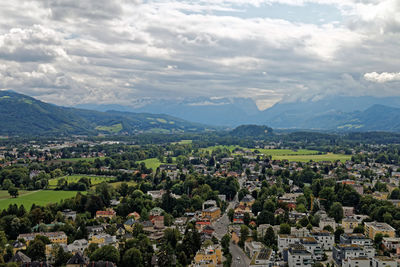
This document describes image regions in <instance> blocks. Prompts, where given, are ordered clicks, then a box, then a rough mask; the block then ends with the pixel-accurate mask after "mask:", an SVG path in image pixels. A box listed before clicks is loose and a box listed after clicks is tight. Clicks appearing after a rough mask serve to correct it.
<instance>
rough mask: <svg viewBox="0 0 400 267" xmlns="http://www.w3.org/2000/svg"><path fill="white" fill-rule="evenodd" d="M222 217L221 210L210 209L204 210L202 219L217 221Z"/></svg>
mask: <svg viewBox="0 0 400 267" xmlns="http://www.w3.org/2000/svg"><path fill="white" fill-rule="evenodd" d="M220 216H221V209H220V208H217V207H210V208H207V209H204V210H203V212H202V217H203V218H205V219H210V220H211V221H215V220H216V219H218V218H219V217H220Z"/></svg>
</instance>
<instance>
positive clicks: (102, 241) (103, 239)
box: [89, 233, 117, 247]
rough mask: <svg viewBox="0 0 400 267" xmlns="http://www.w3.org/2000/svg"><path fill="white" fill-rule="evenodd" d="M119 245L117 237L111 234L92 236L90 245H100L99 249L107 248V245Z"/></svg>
mask: <svg viewBox="0 0 400 267" xmlns="http://www.w3.org/2000/svg"><path fill="white" fill-rule="evenodd" d="M116 243H117V237H116V236H111V235H109V234H104V233H102V234H98V235H92V236H91V238H90V240H89V244H98V245H99V247H102V246H105V245H115V244H116Z"/></svg>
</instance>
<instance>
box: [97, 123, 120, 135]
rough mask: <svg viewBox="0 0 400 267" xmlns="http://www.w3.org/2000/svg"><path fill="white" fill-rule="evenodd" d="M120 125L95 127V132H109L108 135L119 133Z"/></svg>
mask: <svg viewBox="0 0 400 267" xmlns="http://www.w3.org/2000/svg"><path fill="white" fill-rule="evenodd" d="M122 128H123V126H122V123H118V124H114V125H111V126H97V127H96V130H99V131H104V132H109V133H119V132H120V131H121V130H122Z"/></svg>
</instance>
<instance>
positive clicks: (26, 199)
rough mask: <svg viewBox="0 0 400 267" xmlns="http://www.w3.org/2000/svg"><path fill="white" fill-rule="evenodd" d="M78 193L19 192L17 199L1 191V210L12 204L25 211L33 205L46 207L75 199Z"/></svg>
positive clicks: (52, 191) (49, 191) (51, 191)
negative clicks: (22, 207) (64, 200)
mask: <svg viewBox="0 0 400 267" xmlns="http://www.w3.org/2000/svg"><path fill="white" fill-rule="evenodd" d="M76 193H77V192H76V191H54V190H39V191H24V190H21V191H19V196H18V197H17V198H11V197H10V196H9V195H8V192H7V191H5V190H0V210H2V209H7V208H8V206H9V205H10V204H17V205H18V206H20V205H23V206H24V207H25V209H30V208H31V206H32V205H33V204H36V205H41V206H45V205H46V204H49V203H57V202H59V201H61V200H63V199H67V198H71V197H75V195H76Z"/></svg>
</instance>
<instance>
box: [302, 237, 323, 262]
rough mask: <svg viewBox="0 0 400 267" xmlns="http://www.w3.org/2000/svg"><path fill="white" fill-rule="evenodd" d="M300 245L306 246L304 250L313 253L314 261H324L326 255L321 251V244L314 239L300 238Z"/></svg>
mask: <svg viewBox="0 0 400 267" xmlns="http://www.w3.org/2000/svg"><path fill="white" fill-rule="evenodd" d="M300 243H301V244H302V245H303V246H304V248H305V249H306V250H307V251H308V252H310V253H311V258H312V259H313V260H318V261H320V260H322V257H323V255H324V252H323V250H322V249H321V246H320V244H319V243H318V242H317V240H316V239H315V238H314V237H302V238H300Z"/></svg>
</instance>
